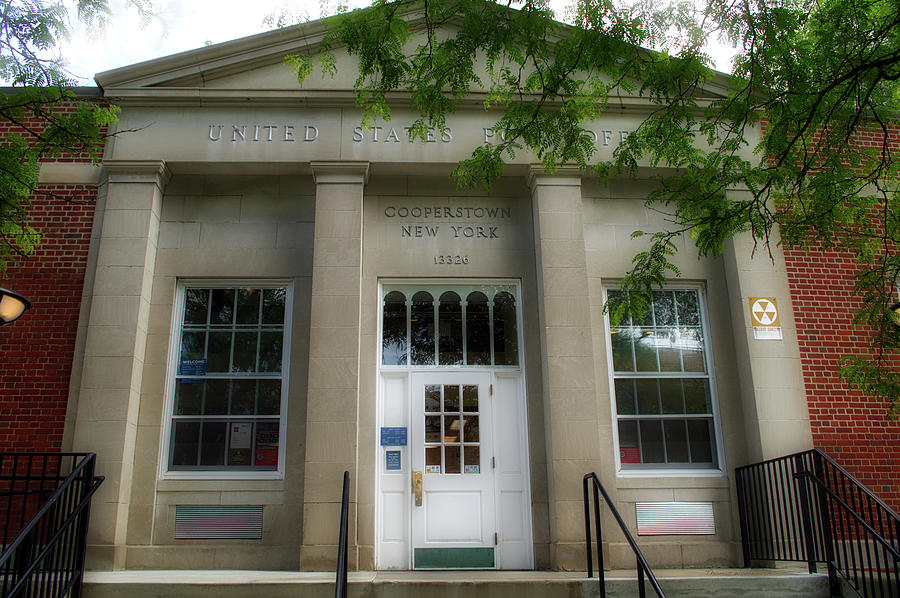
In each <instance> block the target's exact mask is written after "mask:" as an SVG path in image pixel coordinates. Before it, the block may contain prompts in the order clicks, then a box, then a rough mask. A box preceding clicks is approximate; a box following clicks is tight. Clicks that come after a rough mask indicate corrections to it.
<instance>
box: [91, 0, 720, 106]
mask: <svg viewBox="0 0 900 598" xmlns="http://www.w3.org/2000/svg"><path fill="white" fill-rule="evenodd" d="M410 21H411V25H412V28H413V30H414V31H415V30H416V29H417V25H421V26H422V29H424V20H417V19H416V17H415V14H413V15H411V17H410ZM334 23H335V17H329V18H326V19H320V20H318V21H312V22H308V23H304V24H301V25H297V26H291V27H286V28H283V29H278V30H275V31H269V32H265V33H260V34H257V35H252V36H249V37H244V38H240V39H236V40H232V41H228V42H224V43H220V44H213V45H210V46H206V47H203V48H198V49H196V50H190V51H187V52H181V53H179V54H173V55H171V56H165V57H162V58H158V59H155V60H150V61H147V62H141V63H138V64H134V65H130V66H126V67H122V68H118V69H114V70H110V71H105V72H102V73H99V74H97V75H96V81H97V83H98V85H99V86H100V87H101V88H103V90H104V94H105V95H106V96H108V97H113V98H121V99H126V100H127V99H129V98H131V99H137V98H143V99H146V100H151V101H152V100H153V99H156V100H159V101H178V100H190V99H191V98H195V99H197V98H200V99H219V100H222V101H247V100H251V99H260V100H266V99H268V100H270V101H278V100H279V99H287V98H293V99H297V98H301V97H302V98H306V99H310V100H312V101H315V102H319V101H327V100H328V99H334V100H336V101H341V100H344V101H349V100H350V99H351V98H352V89H353V83H354V81H355V79H356V76H357V70H356V58H355V57H353V56H350V55H348V54H347V53H346V52H342V51H340V50H338V51H335V52H334V54H335V60H336V63H337V67H338V68H337V74H336V75H335V76H334V77H330V76H325V75H323V74H322V73H321V72H320V69H318V68H316V69H314V71H313V74H312V75H311V76H310V77H308V78H307V79H306V80H305V81H304V82H303V84H302V85H301V84H300V83H298V81H297V77H296V76H295V74H294V73H293V71H292V70H291V68H290V66H288V65H287V64H286V63H285V60H284V58H285V56H287V55H291V54H309V55H312V54H316V53H317V52H318V51H319V48H320V43H321V41H322V39H323V37H324V36H325V34H326V33H327V31H328V29H329V27H331V26H332V25H334ZM445 26H446V27H453V26H454V24H453V23H450V24H447V25H445ZM727 85H728V76H727V75H725V74H721V73H720V74H718V75H717V76H716V77H714V78H713V79H712V80H710V81H708V82H707V83H706V84H705V85H704V89H703V91H702V92H701V95H703V96H706V97H710V98H715V97H722V96H723V95H724V94H725V93H726V91H727Z"/></svg>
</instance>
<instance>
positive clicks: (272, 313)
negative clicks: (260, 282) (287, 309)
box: [262, 289, 287, 325]
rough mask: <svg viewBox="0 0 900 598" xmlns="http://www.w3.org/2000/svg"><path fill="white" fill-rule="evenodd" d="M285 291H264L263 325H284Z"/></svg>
mask: <svg viewBox="0 0 900 598" xmlns="http://www.w3.org/2000/svg"><path fill="white" fill-rule="evenodd" d="M286 294H287V291H286V290H285V289H265V290H263V299H262V301H263V305H262V321H263V324H279V325H283V324H284V298H285V295H286Z"/></svg>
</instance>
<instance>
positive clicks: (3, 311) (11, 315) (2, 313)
mask: <svg viewBox="0 0 900 598" xmlns="http://www.w3.org/2000/svg"><path fill="white" fill-rule="evenodd" d="M29 307H31V301H29V300H28V299H26V298H25V297H23V296H22V295H19V294H18V293H13V292H12V291H8V290H6V289H3V288H0V326H6V325H7V324H11V323H12V322H15V321H16V320H18V319H19V317H20V316H21V315H22V314H23V313H25V310H26V309H28V308H29Z"/></svg>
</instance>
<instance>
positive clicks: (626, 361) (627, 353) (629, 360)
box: [610, 328, 634, 372]
mask: <svg viewBox="0 0 900 598" xmlns="http://www.w3.org/2000/svg"><path fill="white" fill-rule="evenodd" d="M610 335H611V336H612V354H613V369H614V370H615V371H617V372H633V371H634V356H633V355H632V354H631V351H632V339H631V329H630V328H614V329H613V330H611V331H610Z"/></svg>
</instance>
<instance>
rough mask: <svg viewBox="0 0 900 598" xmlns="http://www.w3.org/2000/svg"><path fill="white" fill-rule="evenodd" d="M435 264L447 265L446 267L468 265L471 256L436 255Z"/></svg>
mask: <svg viewBox="0 0 900 598" xmlns="http://www.w3.org/2000/svg"><path fill="white" fill-rule="evenodd" d="M434 263H435V264H446V265H454V264H460V265H462V264H468V263H469V256H467V255H436V256H434Z"/></svg>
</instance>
